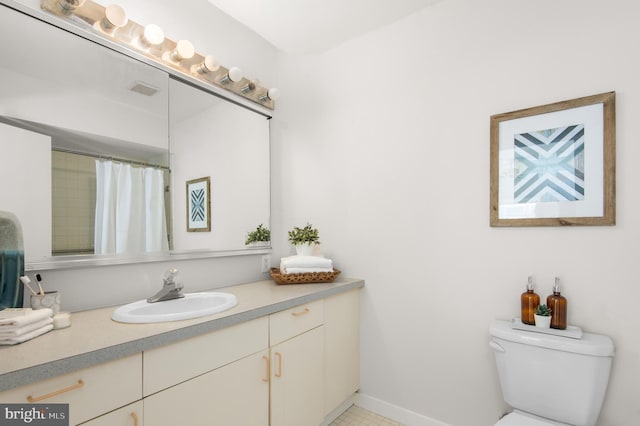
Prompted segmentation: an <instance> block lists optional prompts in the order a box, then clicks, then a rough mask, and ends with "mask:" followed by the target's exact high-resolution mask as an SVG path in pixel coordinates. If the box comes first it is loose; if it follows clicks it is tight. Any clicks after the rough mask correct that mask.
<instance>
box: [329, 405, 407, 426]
mask: <svg viewBox="0 0 640 426" xmlns="http://www.w3.org/2000/svg"><path fill="white" fill-rule="evenodd" d="M329 426H403V425H402V423H398V422H394V421H393V420H390V419H388V418H386V417H382V416H380V415H378V414H375V413H372V412H371V411H367V410H365V409H364V408H361V407H358V406H357V405H352V406H351V408H349V409H348V410H347V411H345V412H344V413H342V414H341V415H340V417H338V418H337V419H335V420H334V421H333V423H331V425H329Z"/></svg>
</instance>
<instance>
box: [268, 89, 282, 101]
mask: <svg viewBox="0 0 640 426" xmlns="http://www.w3.org/2000/svg"><path fill="white" fill-rule="evenodd" d="M267 96H268V97H269V99H271V100H272V101H275V100H277V99H278V98H279V97H280V89H278V88H277V87H272V88H271V89H269V91H268V92H267Z"/></svg>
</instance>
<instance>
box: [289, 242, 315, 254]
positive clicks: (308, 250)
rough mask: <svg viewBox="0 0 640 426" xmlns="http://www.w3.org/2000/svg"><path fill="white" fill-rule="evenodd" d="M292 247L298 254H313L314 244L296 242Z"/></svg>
mask: <svg viewBox="0 0 640 426" xmlns="http://www.w3.org/2000/svg"><path fill="white" fill-rule="evenodd" d="M294 247H295V248H296V254H297V255H298V256H313V249H314V247H315V244H296V245H295V246H294Z"/></svg>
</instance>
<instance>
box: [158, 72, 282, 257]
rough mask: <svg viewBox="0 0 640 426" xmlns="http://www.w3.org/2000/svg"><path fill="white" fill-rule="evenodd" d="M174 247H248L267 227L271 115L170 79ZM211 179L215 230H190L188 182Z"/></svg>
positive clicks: (212, 217) (212, 221)
mask: <svg viewBox="0 0 640 426" xmlns="http://www.w3.org/2000/svg"><path fill="white" fill-rule="evenodd" d="M169 100H170V107H169V117H170V123H169V124H170V145H171V155H172V160H171V165H172V180H173V185H172V188H173V206H174V209H173V213H174V229H173V234H174V249H175V250H176V251H183V250H194V249H196V250H205V249H213V250H222V249H225V250H233V249H243V248H245V244H244V243H245V239H246V236H247V233H248V232H249V231H253V230H254V229H255V228H256V227H257V226H258V225H259V224H263V225H265V226H267V227H268V226H269V219H270V217H269V215H270V181H269V173H270V172H269V170H270V169H269V149H270V148H269V121H268V117H266V116H264V115H261V114H258V113H256V112H254V111H250V110H248V109H246V108H244V107H241V106H239V105H234V104H232V103H229V102H227V101H225V100H224V99H221V98H218V97H216V96H213V95H211V94H210V93H208V92H206V91H204V90H201V89H199V88H196V87H193V86H189V85H187V84H185V83H183V82H180V81H177V80H175V79H171V80H170V82H169ZM207 176H208V177H210V181H211V191H210V193H211V231H210V232H195V233H194V232H187V229H186V223H187V206H186V182H187V181H190V180H193V179H199V178H203V177H207Z"/></svg>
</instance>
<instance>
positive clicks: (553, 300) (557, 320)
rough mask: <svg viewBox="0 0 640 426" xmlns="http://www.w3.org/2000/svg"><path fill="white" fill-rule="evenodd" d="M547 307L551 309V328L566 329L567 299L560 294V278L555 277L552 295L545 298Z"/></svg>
mask: <svg viewBox="0 0 640 426" xmlns="http://www.w3.org/2000/svg"><path fill="white" fill-rule="evenodd" d="M547 306H548V307H550V308H551V312H552V314H551V328H556V329H558V330H564V329H565V328H567V298H566V297H564V296H562V295H561V294H560V277H556V282H555V284H554V286H553V294H551V295H549V296H548V297H547Z"/></svg>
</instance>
